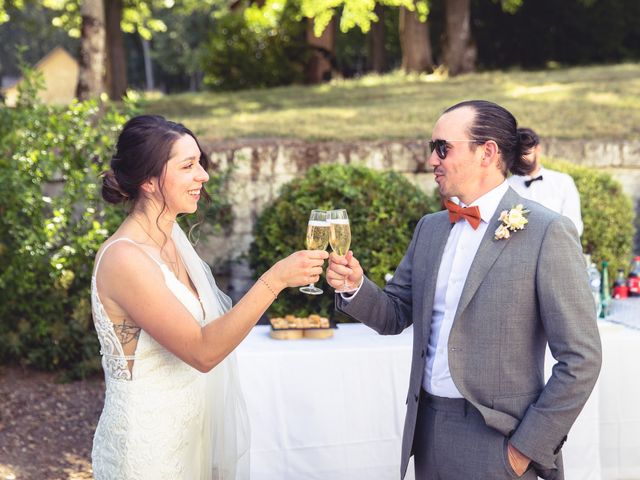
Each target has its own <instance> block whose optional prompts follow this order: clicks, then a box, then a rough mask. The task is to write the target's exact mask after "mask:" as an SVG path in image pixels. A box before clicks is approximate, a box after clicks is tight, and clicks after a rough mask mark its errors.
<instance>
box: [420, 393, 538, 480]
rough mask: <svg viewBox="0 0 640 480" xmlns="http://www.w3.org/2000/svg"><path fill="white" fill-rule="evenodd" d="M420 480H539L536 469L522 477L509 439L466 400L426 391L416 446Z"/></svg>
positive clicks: (421, 403)
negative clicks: (511, 456) (510, 454)
mask: <svg viewBox="0 0 640 480" xmlns="http://www.w3.org/2000/svg"><path fill="white" fill-rule="evenodd" d="M413 453H414V462H415V469H416V480H503V479H504V480H510V479H515V478H520V479H525V480H536V479H537V478H538V477H537V475H536V474H535V472H534V471H533V469H532V468H529V470H527V471H526V472H525V473H524V475H522V476H520V477H518V476H517V475H516V473H515V472H514V471H513V469H512V468H511V465H510V464H509V460H508V457H507V438H506V437H505V436H504V435H502V434H501V433H500V432H498V431H497V430H494V429H493V428H490V427H487V425H486V424H485V421H484V418H483V417H482V415H481V414H480V412H479V411H478V410H477V409H476V408H475V407H474V406H473V405H472V404H471V403H469V402H467V401H466V400H464V399H462V398H456V399H451V398H442V397H436V396H433V395H429V394H428V393H426V392H424V390H423V392H422V395H421V398H420V403H419V406H418V418H417V421H416V433H415V437H414V444H413Z"/></svg>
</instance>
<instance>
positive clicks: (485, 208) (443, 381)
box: [422, 180, 509, 398]
mask: <svg viewBox="0 0 640 480" xmlns="http://www.w3.org/2000/svg"><path fill="white" fill-rule="evenodd" d="M508 189H509V184H508V183H507V181H506V180H505V181H504V182H502V183H501V184H500V185H498V186H497V187H495V188H494V189H493V190H491V191H489V192H487V193H485V194H484V195H483V196H482V197H480V198H478V199H477V200H476V201H475V202H473V203H472V204H471V205H469V206H477V207H478V208H480V216H481V217H482V221H481V222H480V225H479V226H478V228H477V229H476V230H474V229H473V228H472V227H471V225H469V222H467V221H466V220H459V221H458V222H456V224H455V225H454V226H453V228H452V229H451V232H450V233H449V238H448V239H447V243H446V245H445V247H444V253H443V254H442V261H441V262H440V269H439V270H438V279H437V281H436V291H435V296H434V299H433V314H432V317H431V334H430V336H429V344H428V345H427V356H426V360H425V365H424V377H423V380H422V387H423V388H424V389H425V390H426V391H427V392H429V393H431V394H433V395H437V396H439V397H450V398H462V394H460V392H459V391H458V389H457V388H456V386H455V384H454V383H453V380H452V378H451V372H450V371H449V354H448V352H449V348H448V343H449V333H450V332H451V327H452V326H453V319H454V317H455V315H456V311H457V310H458V303H459V302H460V297H461V296H462V289H463V287H464V284H465V283H466V281H467V274H468V273H469V268H471V264H472V263H473V259H474V258H475V256H476V253H477V252H478V247H479V246H480V242H481V241H482V237H484V234H485V232H486V231H487V228H488V226H489V222H490V221H491V219H492V218H493V217H494V215H495V213H496V209H497V208H498V204H499V203H500V200H502V197H503V196H504V194H505V193H507V190H508ZM452 200H454V201H456V200H457V199H455V198H454V199H452ZM458 203H459V204H460V205H461V206H463V207H465V206H467V205H464V204H463V203H461V202H458Z"/></svg>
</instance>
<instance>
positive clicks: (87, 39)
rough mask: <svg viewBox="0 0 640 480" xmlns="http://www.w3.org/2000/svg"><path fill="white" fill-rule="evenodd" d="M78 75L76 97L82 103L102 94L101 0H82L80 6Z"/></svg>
mask: <svg viewBox="0 0 640 480" xmlns="http://www.w3.org/2000/svg"><path fill="white" fill-rule="evenodd" d="M80 15H81V17H82V27H81V29H82V31H81V35H80V62H79V63H80V65H79V66H80V74H79V77H78V86H77V87H76V96H77V97H78V100H81V101H84V100H88V99H90V98H95V97H99V96H100V94H101V93H102V92H104V65H105V54H106V52H105V30H104V5H103V3H102V0H83V1H82V5H81V6H80Z"/></svg>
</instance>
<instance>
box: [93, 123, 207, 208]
mask: <svg viewBox="0 0 640 480" xmlns="http://www.w3.org/2000/svg"><path fill="white" fill-rule="evenodd" d="M184 135H189V136H190V137H192V138H193V139H194V140H195V142H196V144H197V145H198V149H199V150H200V160H199V161H200V165H202V167H203V168H204V169H205V170H207V171H208V170H209V169H210V167H211V161H210V160H209V157H208V156H207V154H206V153H205V152H204V151H203V150H202V147H201V146H200V142H198V139H197V138H196V136H195V135H194V134H193V132H192V131H191V130H189V129H188V128H187V127H185V126H184V125H182V124H180V123H175V122H172V121H169V120H166V119H165V118H164V117H161V116H160V115H139V116H137V117H133V118H132V119H130V120H129V121H128V122H127V123H126V124H125V125H124V127H123V129H122V132H121V133H120V136H119V137H118V143H117V144H116V152H115V155H113V157H112V158H111V163H110V167H111V168H110V169H109V170H107V171H106V172H105V173H104V174H103V176H102V198H104V199H105V201H107V202H109V203H122V202H131V203H134V204H135V202H136V201H137V200H138V198H139V196H140V186H141V185H142V184H143V183H144V182H146V181H147V180H149V179H150V178H158V179H159V182H160V184H159V186H160V192H161V193H162V181H163V173H164V170H165V168H166V165H167V162H168V161H169V158H170V157H171V149H172V148H173V144H174V142H175V141H176V140H178V139H179V138H180V137H182V136H184ZM202 195H203V196H204V198H206V199H207V200H210V197H209V194H208V193H207V192H206V190H205V189H204V188H203V189H202ZM163 198H164V194H163Z"/></svg>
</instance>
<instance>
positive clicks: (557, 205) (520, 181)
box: [508, 167, 583, 235]
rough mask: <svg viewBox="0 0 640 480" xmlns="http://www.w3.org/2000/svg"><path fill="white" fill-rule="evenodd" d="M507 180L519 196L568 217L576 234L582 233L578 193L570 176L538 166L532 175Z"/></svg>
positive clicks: (514, 176)
mask: <svg viewBox="0 0 640 480" xmlns="http://www.w3.org/2000/svg"><path fill="white" fill-rule="evenodd" d="M540 175H542V180H536V181H534V182H532V183H531V185H529V186H528V187H527V186H526V184H525V181H527V180H531V178H537V177H539V176H540ZM508 180H509V184H510V185H511V187H512V188H513V189H514V190H515V191H516V192H518V194H520V196H522V197H524V198H527V199H529V200H533V201H534V202H538V203H540V204H541V205H544V206H545V207H547V208H548V209H550V210H553V211H554V212H557V213H559V214H561V215H564V216H565V217H569V218H570V219H571V221H572V222H573V224H574V225H575V226H576V228H577V229H578V234H579V235H582V230H583V224H582V215H581V213H580V194H579V193H578V189H577V188H576V184H575V183H574V181H573V178H571V176H569V175H567V174H566V173H560V172H556V171H555V170H547V169H546V168H544V167H540V170H539V171H538V172H537V173H536V174H534V175H513V176H511V177H509V179H508Z"/></svg>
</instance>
